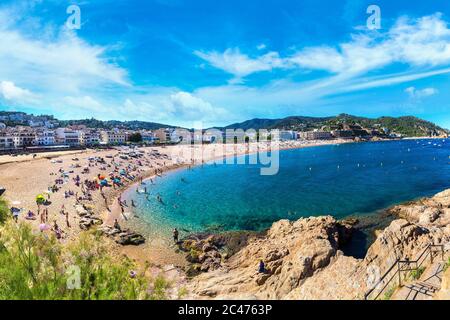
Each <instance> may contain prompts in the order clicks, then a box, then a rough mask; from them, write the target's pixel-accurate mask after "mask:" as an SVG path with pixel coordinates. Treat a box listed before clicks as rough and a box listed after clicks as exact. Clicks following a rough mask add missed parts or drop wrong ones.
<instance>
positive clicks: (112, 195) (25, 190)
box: [0, 140, 390, 266]
mask: <svg viewBox="0 0 450 320" xmlns="http://www.w3.org/2000/svg"><path fill="white" fill-rule="evenodd" d="M382 141H386V140H382ZM387 141H390V140H387ZM356 142H357V141H353V140H327V141H309V142H307V143H299V142H297V141H291V142H288V143H280V145H279V148H278V149H277V150H279V151H282V150H290V149H301V148H310V147H318V146H325V145H336V144H343V143H356ZM358 142H359V141H358ZM373 142H379V141H373ZM258 146H261V144H258ZM198 147H200V148H201V149H202V150H203V151H204V149H211V148H214V145H202V146H198ZM266 147H267V146H266ZM183 148H188V150H190V151H193V150H192V149H194V150H195V149H196V148H195V146H194V147H193V148H191V146H187V147H186V146H182V145H177V146H170V147H158V146H149V147H141V148H139V150H143V151H144V152H145V153H146V157H147V153H149V152H151V151H152V150H157V151H158V152H159V153H160V154H162V155H167V154H171V153H173V151H174V149H175V150H179V149H183ZM230 149H232V150H225V151H224V150H222V151H223V153H222V154H220V155H217V156H216V157H215V158H210V159H203V161H204V163H206V162H210V161H213V160H215V159H220V158H222V159H225V158H230V157H237V156H242V155H247V154H251V153H250V152H248V149H247V148H246V144H243V145H242V144H239V145H234V147H233V148H230ZM122 150H123V148H113V149H108V150H100V151H96V150H91V149H88V150H83V151H78V152H70V153H69V154H59V153H58V152H57V153H56V154H52V155H51V156H50V157H49V156H41V157H38V158H37V159H32V156H31V155H29V156H30V157H31V159H28V160H23V161H14V160H15V158H16V157H10V159H6V160H10V161H5V159H4V158H5V157H9V156H2V157H3V158H2V157H0V176H1V178H0V184H1V185H3V186H5V187H6V188H7V192H6V198H7V199H8V200H9V201H10V203H15V202H20V204H19V206H20V207H23V208H24V210H35V208H36V204H35V201H34V198H35V197H36V194H37V193H42V192H43V190H45V189H47V187H48V185H49V183H52V180H53V178H54V177H53V176H52V174H54V171H55V170H56V169H58V168H59V167H65V169H66V170H71V169H70V167H71V166H72V165H74V164H79V163H81V162H83V161H84V160H86V159H88V158H89V157H107V156H113V157H117V156H118V154H119V153H120V152H121V151H122ZM185 151H186V150H185ZM210 151H211V150H210ZM236 151H238V152H236ZM265 151H267V149H264V148H263V149H262V150H261V149H258V150H257V151H256V152H265ZM253 153H254V152H253ZM213 154H214V152H213ZM202 155H203V152H202ZM74 157H79V158H80V160H78V161H75V160H73V158H74ZM81 157H84V158H83V159H81ZM113 159H115V158H113ZM1 160H3V162H2V161H1ZM50 160H51V161H50ZM55 160H61V161H62V162H61V163H54V162H53V161H55ZM185 160H186V159H185ZM191 160H192V159H191ZM197 160H198V159H195V161H194V164H192V163H184V164H180V163H175V162H174V160H173V159H171V160H169V159H164V160H163V159H158V158H156V159H152V158H151V157H150V158H148V159H147V158H146V160H145V161H147V162H148V163H149V164H150V166H148V165H143V166H142V167H139V168H138V169H137V171H136V173H138V174H136V177H135V179H134V181H131V182H127V183H126V184H125V185H124V186H122V187H120V188H117V189H112V188H109V189H107V190H106V191H105V196H106V198H107V205H108V207H109V208H110V210H111V211H110V212H108V210H107V208H106V204H105V202H104V201H103V200H102V198H101V197H100V196H99V194H98V193H95V194H93V201H91V202H90V203H89V205H90V206H92V207H93V211H94V212H95V213H96V215H98V216H99V217H101V218H102V219H103V225H111V224H112V223H113V222H114V219H115V218H122V217H121V210H120V206H119V204H118V198H119V197H121V196H122V195H123V194H125V193H126V192H128V191H129V190H131V189H133V188H135V187H138V186H139V180H140V179H141V178H142V179H143V180H144V179H145V180H146V181H148V180H149V179H151V178H155V177H156V175H155V170H156V169H158V170H161V172H162V173H163V174H164V173H167V172H170V171H174V170H179V169H183V170H184V169H186V168H187V167H188V166H190V165H196V166H197V165H198V166H199V165H201V164H202V161H197ZM133 161H134V160H132V159H130V160H126V161H121V160H119V162H121V166H122V167H123V166H125V167H126V166H127V165H130V164H132V163H133ZM161 162H162V163H161ZM67 165H70V166H69V168H67ZM73 170H74V173H73V174H71V176H70V178H72V177H73V175H75V174H77V172H79V169H73ZM92 170H93V171H94V172H92V173H91V174H89V176H92V175H94V173H95V174H96V173H97V172H98V173H104V172H105V171H106V170H105V168H103V169H102V168H100V167H99V166H97V165H96V166H95V167H92ZM109 170H111V169H109ZM4 181H5V182H4ZM29 186H32V188H29ZM72 187H73V185H71V180H70V179H69V180H68V183H67V184H66V185H64V186H62V190H63V191H64V190H68V189H72ZM57 196H58V194H56V195H53V194H52V196H51V201H53V204H52V205H51V207H50V208H51V209H50V210H51V219H50V221H53V220H55V221H57V222H58V224H59V225H63V226H64V224H65V221H64V217H61V215H59V214H57V213H56V212H57V210H58V209H59V208H58V206H61V205H62V204H64V205H65V206H66V210H67V211H71V213H70V223H71V225H72V228H71V229H67V230H65V231H66V232H67V238H66V239H65V240H64V241H70V240H71V239H73V238H76V237H77V234H78V232H79V230H80V229H79V228H78V222H79V217H78V216H77V214H76V212H75V211H74V210H73V208H72V207H74V206H75V202H74V201H73V199H72V198H68V199H59V198H57V199H56V200H55V197H57ZM18 200H19V201H18ZM55 206H56V210H55ZM131 211H132V210H131ZM132 213H133V212H132ZM139 219H140V218H139ZM30 223H32V224H34V225H35V226H38V225H37V224H36V222H33V221H30ZM120 223H121V224H124V225H125V226H128V224H129V223H130V225H131V222H124V221H123V219H120ZM74 225H77V226H76V227H74ZM131 230H133V229H131ZM169 237H170V236H169ZM146 240H147V241H146V244H145V245H143V246H136V247H133V246H120V245H118V244H114V245H113V247H114V248H113V250H118V251H119V252H120V253H122V254H125V255H127V256H129V257H130V258H132V259H133V260H135V261H137V262H139V264H142V263H145V262H147V261H150V262H151V263H152V264H156V265H158V266H165V265H168V264H174V263H175V264H180V265H183V264H184V263H185V259H184V257H181V256H182V255H180V254H176V253H175V250H174V248H173V247H165V248H162V246H160V247H159V248H155V247H152V246H151V242H153V241H154V239H146ZM147 244H150V246H148V245H147ZM168 256H170V259H166V258H167V257H168Z"/></svg>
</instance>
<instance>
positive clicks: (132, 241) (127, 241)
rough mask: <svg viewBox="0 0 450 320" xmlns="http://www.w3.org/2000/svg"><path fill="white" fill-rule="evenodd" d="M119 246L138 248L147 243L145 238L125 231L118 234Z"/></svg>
mask: <svg viewBox="0 0 450 320" xmlns="http://www.w3.org/2000/svg"><path fill="white" fill-rule="evenodd" d="M116 242H117V243H118V244H121V245H123V246H127V245H133V246H138V245H140V244H143V243H145V238H144V236H142V235H140V234H138V233H135V232H133V231H125V232H121V233H119V234H118V239H117V240H116Z"/></svg>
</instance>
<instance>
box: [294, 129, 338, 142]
mask: <svg viewBox="0 0 450 320" xmlns="http://www.w3.org/2000/svg"><path fill="white" fill-rule="evenodd" d="M300 138H302V139H306V140H326V139H331V138H332V135H331V133H330V132H326V131H307V132H300Z"/></svg>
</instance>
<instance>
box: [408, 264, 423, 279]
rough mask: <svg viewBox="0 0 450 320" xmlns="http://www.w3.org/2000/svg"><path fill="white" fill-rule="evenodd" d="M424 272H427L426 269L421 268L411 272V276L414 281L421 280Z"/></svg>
mask: <svg viewBox="0 0 450 320" xmlns="http://www.w3.org/2000/svg"><path fill="white" fill-rule="evenodd" d="M424 271H425V267H420V268H418V269H416V270H413V271H411V273H410V274H409V276H410V278H411V279H412V280H419V279H420V277H421V276H422V274H423V273H424Z"/></svg>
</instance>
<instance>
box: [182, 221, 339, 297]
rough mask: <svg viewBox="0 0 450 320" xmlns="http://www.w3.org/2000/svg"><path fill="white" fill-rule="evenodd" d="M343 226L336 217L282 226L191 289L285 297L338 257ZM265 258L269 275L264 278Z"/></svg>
mask: <svg viewBox="0 0 450 320" xmlns="http://www.w3.org/2000/svg"><path fill="white" fill-rule="evenodd" d="M340 227H341V226H340V225H339V223H338V222H337V221H336V220H335V219H334V218H332V217H317V218H307V219H300V220H298V221H295V222H291V221H288V220H281V221H278V222H276V223H274V224H273V225H272V227H271V228H270V229H269V230H268V231H267V235H266V236H265V237H263V238H256V239H253V240H252V241H251V242H250V243H249V244H248V245H247V246H245V247H244V248H243V249H242V250H240V251H239V252H238V253H237V254H235V255H233V256H231V258H230V259H229V260H228V261H227V262H225V263H223V264H222V267H221V268H220V269H218V270H215V271H212V272H211V271H210V272H208V273H205V274H201V275H199V276H197V277H196V278H194V279H193V281H192V282H191V288H190V289H191V290H192V291H193V292H194V293H195V294H196V295H198V297H200V298H201V297H204V296H208V297H220V298H236V297H238V296H240V295H242V294H245V295H252V296H255V297H257V298H259V299H267V298H269V299H279V298H283V297H285V296H287V295H288V294H289V293H290V292H291V291H292V290H294V289H295V288H297V287H298V286H299V284H300V283H301V282H302V281H303V280H304V279H307V278H308V277H311V276H313V275H314V273H315V272H317V271H318V270H319V269H321V268H324V267H326V266H327V265H328V264H329V263H330V261H331V260H332V258H333V257H334V256H336V254H337V253H338V252H339V238H340V232H339V229H340ZM261 259H262V260H263V261H264V262H265V268H266V272H265V273H258V265H259V261H260V260H261Z"/></svg>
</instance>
